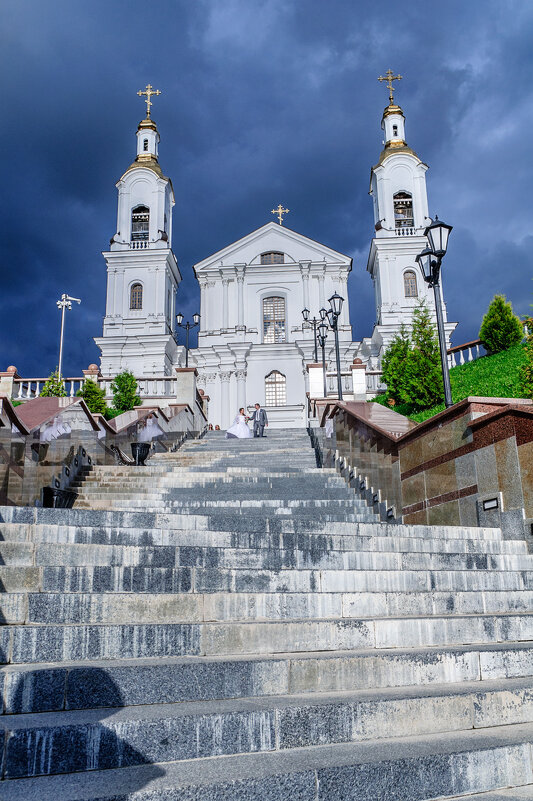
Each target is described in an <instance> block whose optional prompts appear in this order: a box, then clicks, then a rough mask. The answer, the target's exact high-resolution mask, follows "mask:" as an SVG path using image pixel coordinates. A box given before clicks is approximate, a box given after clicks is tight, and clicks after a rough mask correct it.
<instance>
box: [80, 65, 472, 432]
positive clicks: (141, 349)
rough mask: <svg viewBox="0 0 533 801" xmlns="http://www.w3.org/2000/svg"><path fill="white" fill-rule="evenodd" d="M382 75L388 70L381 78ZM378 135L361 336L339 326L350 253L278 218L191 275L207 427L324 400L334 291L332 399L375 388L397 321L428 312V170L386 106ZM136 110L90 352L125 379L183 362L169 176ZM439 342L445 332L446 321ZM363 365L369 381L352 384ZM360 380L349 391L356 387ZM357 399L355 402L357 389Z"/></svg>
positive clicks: (277, 420) (292, 417) (298, 414)
mask: <svg viewBox="0 0 533 801" xmlns="http://www.w3.org/2000/svg"><path fill="white" fill-rule="evenodd" d="M391 74H392V73H391ZM388 87H389V90H390V94H389V97H390V102H389V105H388V106H387V107H386V108H385V110H384V113H383V118H382V122H381V127H382V129H383V131H384V146H383V150H382V151H381V154H380V156H379V159H378V162H377V164H376V165H375V166H374V167H372V169H371V176H370V195H371V196H372V201H373V207H374V229H375V232H374V237H373V239H372V241H371V244H370V252H369V256H368V262H367V270H368V272H369V273H370V277H371V279H372V282H373V285H374V297H375V308H376V322H375V324H374V330H373V332H372V335H371V336H369V337H367V338H364V339H363V340H362V341H361V342H354V341H353V338H352V328H351V325H350V309H349V300H348V281H349V279H350V274H351V271H352V258H351V257H350V256H348V255H345V254H343V253H340V252H338V251H337V250H334V249H333V248H331V247H329V246H327V245H323V244H321V243H320V242H316V241H315V240H313V239H310V238H309V237H307V236H304V235H303V234H300V233H297V232H296V231H292V230H291V229H290V228H288V227H287V226H286V225H285V222H284V220H283V216H284V213H286V211H287V210H284V209H283V207H282V206H281V205H280V206H279V207H278V209H277V210H275V212H276V214H277V215H278V220H279V221H278V222H273V221H271V222H268V223H267V224H266V225H264V226H262V227H261V228H258V229H257V230H255V231H252V232H251V233H249V234H247V235H246V236H244V237H243V238H242V239H240V240H238V241H237V242H233V243H231V244H228V245H227V246H226V247H225V248H223V249H222V250H220V251H218V252H217V253H214V254H212V255H210V256H208V257H207V258H205V259H204V260H203V261H201V262H199V263H198V264H196V265H195V266H194V271H195V275H196V278H197V280H198V283H199V286H200V296H201V303H200V327H199V333H198V347H197V348H194V349H192V350H190V351H189V365H190V366H191V367H194V368H196V371H197V386H198V388H199V389H201V390H202V391H203V392H204V394H205V395H207V396H209V399H210V400H209V422H210V423H211V424H212V425H213V426H216V425H219V426H221V428H227V427H228V426H229V425H230V422H231V421H232V420H233V418H234V416H235V414H236V413H237V410H238V409H239V407H241V406H244V407H252V406H253V404H254V403H256V402H259V403H261V405H262V406H264V407H265V408H266V410H267V413H268V416H269V420H270V425H271V426H274V427H285V428H286V427H303V426H306V425H307V407H308V398H309V397H311V398H317V397H323V396H324V380H323V371H322V361H321V359H322V352H321V350H320V348H319V349H318V363H317V360H316V359H315V342H314V339H315V337H314V329H313V326H312V324H309V323H305V322H304V319H303V316H302V310H303V309H308V310H309V311H310V319H312V318H313V317H314V318H315V319H318V320H320V310H321V309H328V308H329V298H330V297H331V296H332V295H333V294H334V293H337V294H338V295H340V296H341V297H342V298H343V299H344V303H343V306H342V311H341V314H340V317H339V319H338V336H339V346H340V364H341V373H342V381H343V389H344V393H343V394H344V398H345V399H352V398H356V399H365V398H366V399H369V398H371V397H373V396H374V395H375V393H376V387H377V384H376V383H375V382H374V383H372V382H371V381H368V383H367V384H364V385H363V387H362V390H361V387H360V386H359V385H357V386H356V384H358V376H360V375H362V376H363V381H367V379H370V378H371V377H372V375H371V374H372V373H373V374H374V377H378V378H379V376H378V371H379V367H380V359H381V355H382V353H383V351H384V349H385V348H386V346H387V345H388V343H389V342H390V341H391V339H392V338H393V337H394V335H395V334H396V333H397V332H398V331H399V329H400V326H401V325H402V324H407V325H409V323H410V321H411V316H412V312H413V309H414V308H415V307H416V306H417V305H418V304H419V302H420V300H425V301H426V303H427V304H428V307H429V308H430V310H433V313H434V309H435V306H434V296H433V292H432V290H431V289H428V287H427V284H426V283H425V281H424V280H423V278H422V275H421V272H420V269H419V268H418V266H417V264H416V262H415V257H416V256H417V254H418V253H420V252H421V251H422V250H423V249H424V248H425V247H426V245H427V241H426V238H425V236H424V229H425V228H426V226H427V225H428V224H429V222H430V217H429V212H428V202H427V192H426V178H425V173H426V170H427V165H426V164H424V162H423V161H421V159H420V158H419V157H418V156H417V154H416V153H415V152H414V151H413V150H411V148H410V147H408V145H407V144H406V140H405V119H404V114H403V111H402V109H401V108H400V106H398V105H396V104H395V102H394V99H393V93H392V92H393V90H392V83H391V81H390V78H389V83H388ZM142 94H145V95H146V98H147V100H146V103H147V115H146V119H144V120H142V122H140V123H139V126H138V129H137V155H136V158H135V160H134V162H133V163H132V164H131V165H130V166H129V167H128V169H127V170H126V172H125V173H124V175H123V176H122V178H121V179H120V180H119V182H118V183H117V188H118V214H117V231H116V233H115V234H114V236H113V238H112V239H111V242H110V246H109V250H107V251H105V252H104V253H103V256H104V258H105V260H106V264H107V299H106V314H105V318H104V325H103V333H102V336H101V337H97V338H95V342H96V344H97V345H98V347H99V348H100V351H101V368H100V369H101V373H102V376H103V377H104V378H105V377H110V376H114V375H116V374H117V373H119V372H121V371H122V370H126V369H128V370H131V371H132V372H133V373H134V375H135V376H136V377H139V378H142V377H143V376H172V375H173V374H175V370H176V368H183V367H184V365H185V353H184V348H183V347H181V346H178V345H177V344H176V330H177V329H176V315H175V312H176V293H177V291H178V288H179V284H180V282H181V274H180V271H179V268H178V262H177V259H176V256H175V255H174V252H173V250H172V208H173V206H174V203H175V199H174V191H173V188H172V182H171V180H170V178H168V177H166V176H165V175H164V174H163V171H162V169H161V167H160V165H159V152H158V151H159V132H158V130H157V127H156V124H155V122H154V121H153V119H152V118H151V113H150V107H151V105H152V103H151V96H152V95H153V94H157V93H156V92H154V91H153V90H152V87H151V86H150V85H148V87H147V90H146V92H143V93H142ZM443 316H444V320H445V329H446V335H447V339H448V341H449V338H450V336H451V334H452V332H453V330H454V328H455V325H456V323H448V322H447V318H446V308H445V305H444V303H443ZM325 360H326V372H327V376H326V391H327V393H328V396H332V397H335V396H336V387H337V384H336V380H337V379H336V353H335V347H334V336H333V331H329V332H328V336H327V340H326V346H325ZM356 368H366V370H367V371H369V373H370V374H369V375H367V376H366V378H365V370H364V369H363V371H362V372H361V371H360V369H359V371H357V369H356ZM359 384H360V382H359ZM361 392H362V394H361Z"/></svg>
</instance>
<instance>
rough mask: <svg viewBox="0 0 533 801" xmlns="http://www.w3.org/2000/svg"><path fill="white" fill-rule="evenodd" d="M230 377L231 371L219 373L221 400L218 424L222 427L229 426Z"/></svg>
mask: <svg viewBox="0 0 533 801" xmlns="http://www.w3.org/2000/svg"><path fill="white" fill-rule="evenodd" d="M230 378H231V372H229V371H225V372H222V373H220V388H221V400H222V405H221V415H220V425H221V427H222V428H228V427H229V426H230V417H231V409H230V399H229V382H230Z"/></svg>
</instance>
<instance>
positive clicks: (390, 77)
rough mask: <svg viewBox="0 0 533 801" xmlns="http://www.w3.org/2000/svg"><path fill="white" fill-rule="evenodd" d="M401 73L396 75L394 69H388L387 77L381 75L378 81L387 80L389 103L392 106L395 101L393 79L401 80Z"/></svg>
mask: <svg viewBox="0 0 533 801" xmlns="http://www.w3.org/2000/svg"><path fill="white" fill-rule="evenodd" d="M401 80H402V76H401V75H394V73H393V71H392V70H387V72H386V73H385V77H383V75H380V76H379V78H378V81H387V89H388V90H389V103H390V105H391V106H392V105H393V103H394V86H393V85H392V82H393V81H401Z"/></svg>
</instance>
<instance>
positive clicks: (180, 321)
mask: <svg viewBox="0 0 533 801" xmlns="http://www.w3.org/2000/svg"><path fill="white" fill-rule="evenodd" d="M192 319H193V320H194V322H193V323H189V322H187V323H185V325H183V314H181V313H180V314H176V323H177V325H178V328H184V329H185V331H186V336H185V367H188V366H189V331H190V330H191V328H196V326H197V325H200V315H199V314H193V316H192Z"/></svg>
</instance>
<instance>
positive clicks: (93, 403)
mask: <svg viewBox="0 0 533 801" xmlns="http://www.w3.org/2000/svg"><path fill="white" fill-rule="evenodd" d="M76 395H77V396H78V397H80V398H83V400H84V401H85V403H86V404H87V406H88V407H89V411H90V412H92V414H104V415H105V413H106V409H107V404H106V402H105V392H104V390H103V389H100V387H99V386H98V384H97V383H96V381H91V380H90V379H87V380H86V381H85V383H84V384H83V387H82V389H79V390H78V391H77V393H76Z"/></svg>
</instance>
